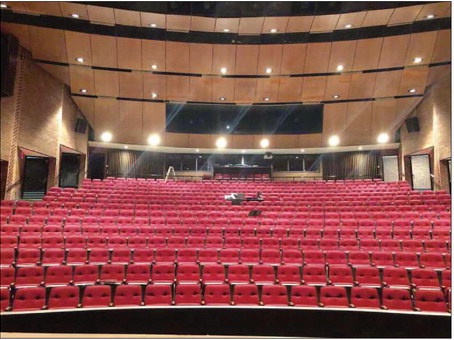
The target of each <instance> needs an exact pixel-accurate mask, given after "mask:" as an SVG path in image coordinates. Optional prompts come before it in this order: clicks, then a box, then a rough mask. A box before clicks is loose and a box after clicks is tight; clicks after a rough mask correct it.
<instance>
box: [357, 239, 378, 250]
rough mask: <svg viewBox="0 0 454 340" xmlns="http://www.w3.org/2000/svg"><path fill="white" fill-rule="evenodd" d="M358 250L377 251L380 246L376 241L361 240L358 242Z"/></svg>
mask: <svg viewBox="0 0 454 340" xmlns="http://www.w3.org/2000/svg"><path fill="white" fill-rule="evenodd" d="M359 245H360V249H361V250H362V251H379V250H380V244H379V242H378V240H374V239H362V238H360V240H359Z"/></svg>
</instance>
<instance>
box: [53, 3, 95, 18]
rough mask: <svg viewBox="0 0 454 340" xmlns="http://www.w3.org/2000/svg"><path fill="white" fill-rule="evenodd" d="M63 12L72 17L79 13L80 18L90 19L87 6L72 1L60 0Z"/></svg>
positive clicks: (63, 14) (64, 14)
mask: <svg viewBox="0 0 454 340" xmlns="http://www.w3.org/2000/svg"><path fill="white" fill-rule="evenodd" d="M58 3H59V4H60V8H61V14H62V16H64V17H71V15H72V14H77V15H79V19H82V20H88V12H87V6H86V5H81V4H75V3H72V2H65V1H59V2H58Z"/></svg>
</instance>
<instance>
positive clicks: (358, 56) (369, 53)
mask: <svg viewBox="0 0 454 340" xmlns="http://www.w3.org/2000/svg"><path fill="white" fill-rule="evenodd" d="M382 44H383V38H373V39H361V40H358V41H357V43H356V51H355V59H354V61H353V71H360V70H371V69H376V68H377V66H378V60H379V58H380V51H381V47H382Z"/></svg>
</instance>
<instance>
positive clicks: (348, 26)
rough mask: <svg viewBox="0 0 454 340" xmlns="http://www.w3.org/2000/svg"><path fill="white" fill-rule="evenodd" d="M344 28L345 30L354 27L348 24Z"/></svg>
mask: <svg viewBox="0 0 454 340" xmlns="http://www.w3.org/2000/svg"><path fill="white" fill-rule="evenodd" d="M344 27H345V28H352V27H353V25H352V24H347V25H345V26H344Z"/></svg>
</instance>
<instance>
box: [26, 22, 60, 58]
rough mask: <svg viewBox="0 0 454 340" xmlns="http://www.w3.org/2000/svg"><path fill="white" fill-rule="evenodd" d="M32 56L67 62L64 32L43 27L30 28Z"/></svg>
mask: <svg viewBox="0 0 454 340" xmlns="http://www.w3.org/2000/svg"><path fill="white" fill-rule="evenodd" d="M30 42H31V48H32V54H33V58H35V59H42V60H49V61H58V62H62V63H66V62H68V58H67V56H66V43H65V32H64V31H63V30H54V29H50V28H44V27H33V29H30Z"/></svg>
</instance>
